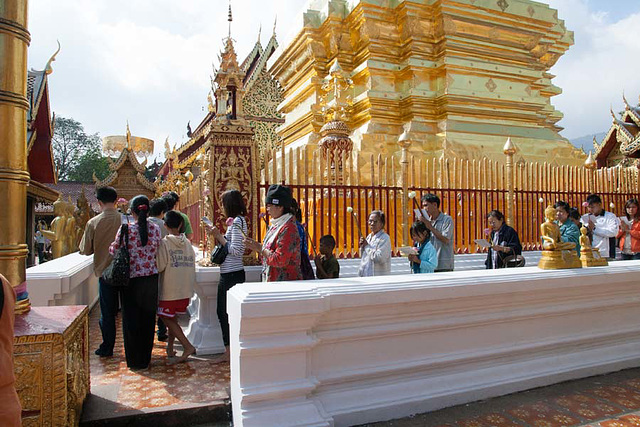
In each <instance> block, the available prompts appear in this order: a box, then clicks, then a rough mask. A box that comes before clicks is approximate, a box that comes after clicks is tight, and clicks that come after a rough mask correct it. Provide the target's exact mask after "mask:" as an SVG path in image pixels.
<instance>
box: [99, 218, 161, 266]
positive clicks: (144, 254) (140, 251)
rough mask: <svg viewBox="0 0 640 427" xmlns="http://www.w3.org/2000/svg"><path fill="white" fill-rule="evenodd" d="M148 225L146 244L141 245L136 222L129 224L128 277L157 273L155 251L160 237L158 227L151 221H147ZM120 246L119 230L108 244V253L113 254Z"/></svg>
mask: <svg viewBox="0 0 640 427" xmlns="http://www.w3.org/2000/svg"><path fill="white" fill-rule="evenodd" d="M147 225H148V227H149V240H148V241H147V245H146V246H142V243H141V242H140V231H139V230H138V224H129V246H128V247H127V249H128V250H129V257H130V260H131V261H130V262H131V272H130V273H129V277H131V278H134V277H144V276H151V275H153V274H158V267H157V266H156V252H157V251H158V247H159V246H160V242H161V241H162V237H160V227H158V226H157V225H156V224H154V223H153V222H151V221H149V222H147ZM119 248H120V230H118V234H116V239H115V240H114V241H113V243H111V246H109V253H110V254H111V255H115V253H116V251H117V250H118V249H119Z"/></svg>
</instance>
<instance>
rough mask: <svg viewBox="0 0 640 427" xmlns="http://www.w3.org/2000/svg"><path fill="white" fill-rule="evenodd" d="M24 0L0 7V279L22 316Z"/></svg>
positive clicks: (25, 175) (24, 254)
mask: <svg viewBox="0 0 640 427" xmlns="http://www.w3.org/2000/svg"><path fill="white" fill-rule="evenodd" d="M27 6H28V2H27V0H3V1H2V2H1V3H0V146H1V147H2V150H1V151H0V206H2V207H3V209H2V210H0V224H2V228H1V230H0V273H2V274H4V275H5V277H6V278H7V279H8V280H9V281H10V282H11V284H12V285H13V286H14V287H15V288H16V292H17V293H18V299H19V301H18V306H17V311H18V312H20V311H24V310H28V299H27V298H26V282H25V280H26V269H25V268H26V267H25V265H26V264H25V263H26V258H27V252H28V249H27V244H26V242H25V235H26V234H25V230H26V217H27V208H26V203H27V184H28V183H29V172H28V171H27V134H26V132H27V110H28V108H29V103H28V102H27V96H26V94H27V47H28V46H29V43H30V40H31V37H30V35H29V32H28V31H27V9H28V7H27Z"/></svg>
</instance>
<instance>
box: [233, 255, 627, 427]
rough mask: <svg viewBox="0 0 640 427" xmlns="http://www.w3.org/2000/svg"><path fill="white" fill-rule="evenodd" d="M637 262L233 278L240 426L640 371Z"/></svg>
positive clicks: (390, 410)
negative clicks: (256, 280) (299, 278)
mask: <svg viewBox="0 0 640 427" xmlns="http://www.w3.org/2000/svg"><path fill="white" fill-rule="evenodd" d="M639 273H640V261H625V262H616V263H613V264H612V265H611V266H609V267H601V268H591V269H581V270H556V271H543V270H539V269H537V268H536V267H525V268H520V269H509V270H477V271H461V272H453V273H440V274H431V275H402V276H385V277H379V278H371V279H368V280H364V279H358V278H353V279H336V280H330V281H305V282H288V283H281V284H275V283H269V284H253V283H246V284H242V285H238V286H236V287H235V288H233V289H232V290H231V291H230V292H229V306H228V310H229V314H230V323H231V356H232V358H231V399H232V405H233V417H234V425H236V426H289V425H305V426H333V425H336V426H347V425H353V424H360V423H366V422H373V421H380V420H388V419H393V418H398V417H403V416H408V415H411V414H415V413H421V412H427V411H431V410H435V409H439V408H443V407H448V406H452V405H456V404H460V403H464V402H470V401H475V400H478V399H483V398H487V397H491V396H498V395H503V394H507V393H511V392H515V391H518V390H524V389H529V388H532V387H537V386H542V385H547V384H551V383H556V382H559V381H563V380H567V379H571V378H578V377H585V376H589V375H595V374H600V373H605V372H609V371H614V370H618V369H622V368H627V367H633V366H640V316H638V313H639V312H640V280H639V279H638V278H639V277H640V274H639Z"/></svg>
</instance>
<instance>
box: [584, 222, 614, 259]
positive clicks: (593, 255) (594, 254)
mask: <svg viewBox="0 0 640 427" xmlns="http://www.w3.org/2000/svg"><path fill="white" fill-rule="evenodd" d="M580 233H581V234H582V235H581V236H580V261H581V262H582V266H583V267H602V266H605V265H609V261H607V259H606V258H602V257H601V256H600V249H597V248H592V247H591V241H590V240H589V236H587V227H585V226H582V228H580Z"/></svg>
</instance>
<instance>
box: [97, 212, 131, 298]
mask: <svg viewBox="0 0 640 427" xmlns="http://www.w3.org/2000/svg"><path fill="white" fill-rule="evenodd" d="M123 241H124V243H123ZM130 268H131V267H130V259H129V226H128V225H127V224H123V225H122V227H121V228H120V247H119V248H118V251H117V252H116V254H115V255H114V257H113V259H112V260H111V263H110V264H109V265H108V266H107V268H105V270H104V272H103V273H102V279H103V280H104V281H105V282H107V283H108V284H109V285H111V286H114V287H119V288H122V287H125V286H127V285H129V272H130Z"/></svg>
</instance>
